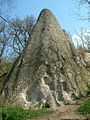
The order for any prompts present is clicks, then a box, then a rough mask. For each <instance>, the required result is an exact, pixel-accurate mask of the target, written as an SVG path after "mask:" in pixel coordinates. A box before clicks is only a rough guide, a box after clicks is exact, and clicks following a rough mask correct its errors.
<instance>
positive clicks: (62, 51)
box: [2, 9, 90, 108]
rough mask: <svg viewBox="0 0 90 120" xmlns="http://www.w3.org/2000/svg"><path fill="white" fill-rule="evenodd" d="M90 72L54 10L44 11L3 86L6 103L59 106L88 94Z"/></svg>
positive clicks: (30, 105) (29, 105)
mask: <svg viewBox="0 0 90 120" xmlns="http://www.w3.org/2000/svg"><path fill="white" fill-rule="evenodd" d="M89 83H90V74H89V72H88V71H87V70H86V69H85V68H84V66H83V65H82V64H81V63H78V62H77V56H76V53H75V48H74V47H73V45H72V44H71V43H70V41H69V37H68V35H67V34H66V33H65V31H63V30H62V29H61V28H60V26H59V24H58V22H57V20H56V18H55V16H54V15H53V14H52V12H51V11H50V10H47V9H44V10H42V11H41V13H40V15H39V18H38V20H37V22H36V25H35V27H34V30H33V32H32V35H31V38H30V41H29V43H28V45H27V47H26V49H25V50H24V51H23V53H22V54H21V55H20V56H19V57H18V58H17V60H16V61H15V63H14V64H13V66H12V68H11V70H10V72H9V74H8V75H7V77H6V79H5V81H4V83H3V89H2V96H5V97H6V103H11V104H13V105H20V106H23V107H27V108H29V107H30V108H38V107H40V108H41V107H42V106H43V105H45V104H48V105H49V107H52V108H56V107H57V106H61V105H62V104H67V103H72V101H73V100H74V98H75V97H78V96H80V95H83V96H85V95H86V94H87V90H88V87H87V85H88V84H89Z"/></svg>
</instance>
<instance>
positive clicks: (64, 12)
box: [12, 0, 88, 34]
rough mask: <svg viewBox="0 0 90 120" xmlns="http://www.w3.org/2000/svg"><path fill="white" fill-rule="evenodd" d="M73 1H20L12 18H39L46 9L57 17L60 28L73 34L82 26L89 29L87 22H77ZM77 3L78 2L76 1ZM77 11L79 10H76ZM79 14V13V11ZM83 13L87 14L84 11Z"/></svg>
mask: <svg viewBox="0 0 90 120" xmlns="http://www.w3.org/2000/svg"><path fill="white" fill-rule="evenodd" d="M72 1H73V0H18V1H17V2H16V1H15V2H16V7H15V8H14V10H13V12H12V17H15V16H18V17H20V18H22V19H23V18H25V17H26V16H27V15H31V14H32V15H34V16H35V17H36V18H37V17H38V15H39V13H40V11H41V10H42V9H44V8H48V9H50V10H51V11H52V12H53V13H54V15H55V16H56V18H57V20H58V22H59V24H60V26H61V27H62V28H63V29H65V30H66V31H68V32H70V33H71V34H72V33H74V32H75V31H77V30H79V29H80V28H81V27H82V26H85V27H88V23H87V22H85V21H84V22H82V21H80V20H77V18H76V17H75V15H74V14H75V9H76V8H75V5H74V3H73V2H72ZM76 1H77V0H76ZM76 10H77V9H76ZM78 12H79V11H78ZM82 12H85V11H84V10H82Z"/></svg>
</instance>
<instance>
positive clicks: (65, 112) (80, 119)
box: [32, 97, 90, 120]
mask: <svg viewBox="0 0 90 120" xmlns="http://www.w3.org/2000/svg"><path fill="white" fill-rule="evenodd" d="M86 99H90V97H88V98H83V99H82V100H78V101H76V102H75V103H74V104H72V105H64V106H62V107H60V108H58V109H57V110H55V111H54V112H53V113H52V114H51V115H47V116H44V117H40V118H35V119H32V120H90V115H89V116H83V115H79V114H77V113H76V109H77V108H78V107H79V106H80V105H82V103H83V102H84V101H85V100H86Z"/></svg>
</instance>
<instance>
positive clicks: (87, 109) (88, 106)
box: [77, 100, 90, 115]
mask: <svg viewBox="0 0 90 120" xmlns="http://www.w3.org/2000/svg"><path fill="white" fill-rule="evenodd" d="M77 112H78V113H80V114H83V115H86V114H90V100H87V101H85V103H84V104H83V105H82V106H80V107H79V108H78V109H77Z"/></svg>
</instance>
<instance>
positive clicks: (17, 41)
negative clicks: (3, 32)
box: [9, 16, 35, 54]
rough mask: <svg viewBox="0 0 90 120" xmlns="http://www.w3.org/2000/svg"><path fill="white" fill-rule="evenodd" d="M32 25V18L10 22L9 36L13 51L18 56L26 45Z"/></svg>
mask: <svg viewBox="0 0 90 120" xmlns="http://www.w3.org/2000/svg"><path fill="white" fill-rule="evenodd" d="M34 23H35V18H34V17H33V16H27V17H26V18H25V19H24V20H21V19H20V18H16V19H14V20H11V23H10V25H11V29H10V33H9V34H10V35H11V39H12V43H13V49H14V51H15V52H17V53H18V54H20V53H21V52H22V50H23V49H24V47H25V46H26V45H27V42H28V38H29V37H30V36H31V32H32V29H33V27H34Z"/></svg>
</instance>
